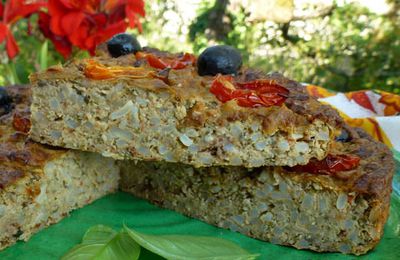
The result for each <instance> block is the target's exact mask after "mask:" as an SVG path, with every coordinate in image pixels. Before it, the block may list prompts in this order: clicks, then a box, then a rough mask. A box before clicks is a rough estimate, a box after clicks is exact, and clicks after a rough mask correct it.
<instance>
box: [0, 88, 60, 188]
mask: <svg viewBox="0 0 400 260" xmlns="http://www.w3.org/2000/svg"><path fill="white" fill-rule="evenodd" d="M6 90H7V93H8V94H9V95H10V96H11V98H12V100H13V109H12V111H11V112H9V113H7V114H4V115H1V116H0V189H3V188H5V187H6V186H8V185H11V184H13V183H15V182H16V181H17V180H18V179H20V178H22V177H24V176H26V175H27V173H31V172H33V173H37V174H39V173H40V169H41V168H42V167H43V166H44V164H45V163H46V162H47V161H49V160H52V159H54V158H56V157H57V156H60V155H61V154H63V153H65V151H66V150H63V149H57V148H52V147H49V146H45V145H41V144H37V143H34V142H33V141H31V140H29V139H28V134H27V133H26V130H29V126H30V125H29V122H30V121H29V117H30V112H29V106H30V102H31V89H30V88H29V87H28V86H10V87H6ZM17 121H18V122H17Z"/></svg>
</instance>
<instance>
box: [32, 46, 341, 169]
mask: <svg viewBox="0 0 400 260" xmlns="http://www.w3.org/2000/svg"><path fill="white" fill-rule="evenodd" d="M226 55H228V56H227V57H228V58H229V57H231V56H229V55H233V54H231V53H229V52H228V54H226ZM201 57H202V55H200V57H199V61H197V63H196V59H197V57H195V56H193V55H190V54H170V53H166V52H160V51H157V50H153V49H143V51H141V52H137V53H136V55H135V54H127V55H123V56H120V57H118V58H113V57H110V56H107V55H103V56H100V57H95V58H90V59H83V60H75V61H72V62H70V63H68V64H65V65H64V66H55V67H51V68H49V69H48V70H46V71H44V72H41V73H36V74H34V75H32V76H31V82H32V84H33V103H32V123H33V126H32V130H31V132H30V136H31V138H32V139H33V140H35V141H37V142H40V143H45V144H50V145H54V146H60V147H66V148H73V149H79V150H83V151H91V152H98V153H101V154H103V155H104V156H108V157H112V158H115V159H134V160H153V161H154V160H157V161H168V162H179V163H185V164H190V165H194V166H196V167H201V166H223V165H237V166H246V167H259V166H263V165H269V166H294V165H298V164H303V165H304V164H306V163H308V161H309V160H310V159H311V158H317V159H323V158H324V157H325V156H326V155H327V152H328V150H329V146H330V144H331V142H332V140H333V139H334V137H335V135H336V134H337V129H338V128H340V125H341V124H342V120H341V119H340V117H339V116H338V114H337V113H336V111H334V110H333V109H332V108H330V107H328V106H325V105H322V104H321V103H319V102H318V101H317V100H316V99H314V98H312V97H310V96H309V95H308V94H307V93H306V91H305V90H304V88H303V86H302V85H301V84H299V83H297V82H294V81H292V80H289V79H287V78H285V77H283V76H282V75H280V74H269V75H266V74H263V73H259V72H256V71H254V70H250V69H247V68H241V69H239V70H238V71H233V72H232V74H229V75H225V74H223V73H224V72H225V71H224V70H219V71H218V70H217V71H216V72H221V73H217V74H216V75H207V74H206V72H205V71H201V74H202V76H200V75H199V68H200V67H199V66H200V65H199V64H202V63H200V59H201ZM227 57H226V56H223V57H222V58H227ZM196 64H197V65H196ZM202 70H204V69H202ZM214 72H215V71H213V73H214ZM216 72H215V73H216ZM204 74H205V75H204ZM211 74H212V73H211ZM235 74H236V75H235Z"/></svg>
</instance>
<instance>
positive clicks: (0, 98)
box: [0, 87, 13, 116]
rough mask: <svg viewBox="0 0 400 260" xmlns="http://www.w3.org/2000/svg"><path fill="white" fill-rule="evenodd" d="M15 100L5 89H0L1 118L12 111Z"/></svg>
mask: <svg viewBox="0 0 400 260" xmlns="http://www.w3.org/2000/svg"><path fill="white" fill-rule="evenodd" d="M12 103H13V100H12V98H11V97H10V95H8V93H7V90H6V89H5V88H4V87H0V116H2V115H5V114H8V113H9V112H10V111H11V109H12Z"/></svg>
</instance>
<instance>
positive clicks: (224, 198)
mask: <svg viewBox="0 0 400 260" xmlns="http://www.w3.org/2000/svg"><path fill="white" fill-rule="evenodd" d="M343 131H344V132H343V133H344V135H345V136H346V137H345V138H342V137H343V135H342V137H341V138H340V139H341V140H342V141H343V142H338V143H336V144H335V147H334V148H333V150H332V151H331V154H330V155H328V157H326V158H325V159H324V160H322V161H317V160H311V161H310V163H309V164H307V165H305V166H296V167H291V168H289V167H284V168H282V167H260V168H253V169H248V168H244V167H210V168H194V167H192V166H189V165H184V164H179V163H162V162H152V163H150V162H138V163H137V164H136V163H135V162H128V161H122V162H120V165H121V188H122V190H123V191H127V192H130V193H132V194H134V195H135V196H138V197H141V198H144V199H147V200H149V201H151V202H153V203H155V204H157V205H160V206H161V207H164V208H168V209H172V210H176V211H178V212H180V213H183V214H185V215H188V216H191V217H194V218H198V219H200V220H203V221H205V222H207V223H210V224H213V225H216V226H219V227H223V228H227V229H231V230H234V231H238V232H241V233H243V234H246V235H248V236H251V237H254V238H257V239H261V240H266V241H270V242H272V243H276V244H280V245H289V246H294V247H296V248H299V249H310V250H314V251H320V252H328V251H332V252H336V251H338V252H342V253H346V254H347V253H352V254H357V255H359V254H364V253H366V252H367V251H368V250H370V249H372V248H373V247H374V246H376V244H377V243H378V242H379V240H380V238H381V237H382V234H383V227H384V224H385V222H386V220H387V217H388V213H389V204H390V194H391V190H392V188H391V181H392V177H393V172H394V163H393V157H392V154H391V152H390V150H389V149H388V148H387V147H386V146H385V145H383V144H381V143H378V142H376V141H374V140H372V139H371V137H369V136H368V135H367V134H366V133H365V132H363V131H362V130H353V129H350V128H346V129H344V130H343Z"/></svg>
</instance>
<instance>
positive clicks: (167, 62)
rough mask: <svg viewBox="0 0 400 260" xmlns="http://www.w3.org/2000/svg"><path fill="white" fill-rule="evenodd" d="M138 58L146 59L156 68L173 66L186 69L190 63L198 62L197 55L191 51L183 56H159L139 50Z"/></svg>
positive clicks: (177, 68) (173, 67)
mask: <svg viewBox="0 0 400 260" xmlns="http://www.w3.org/2000/svg"><path fill="white" fill-rule="evenodd" d="M135 56H136V58H137V59H143V58H144V59H146V60H147V63H148V64H149V65H150V66H151V67H153V68H156V69H166V68H171V69H175V70H180V69H184V68H186V67H187V66H189V65H192V64H194V63H196V56H194V55H193V54H190V53H184V54H183V55H182V56H181V57H176V58H172V57H158V56H156V55H154V54H152V53H145V52H137V53H136V55H135Z"/></svg>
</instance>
